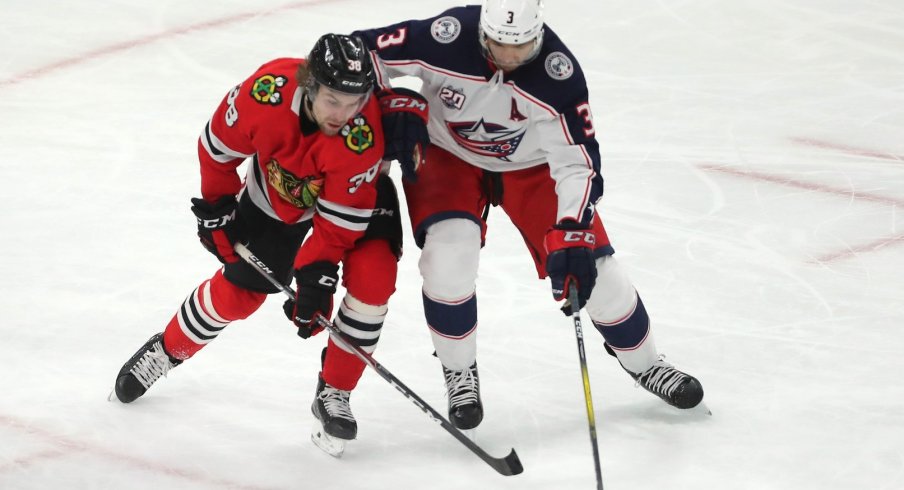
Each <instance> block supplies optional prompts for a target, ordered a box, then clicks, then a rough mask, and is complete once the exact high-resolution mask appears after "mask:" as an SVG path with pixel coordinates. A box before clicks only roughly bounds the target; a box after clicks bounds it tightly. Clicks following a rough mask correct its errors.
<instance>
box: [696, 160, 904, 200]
mask: <svg viewBox="0 0 904 490" xmlns="http://www.w3.org/2000/svg"><path fill="white" fill-rule="evenodd" d="M700 168H702V169H704V170H709V171H711V172H721V173H723V174H729V175H735V176H738V177H744V178H748V179H753V180H761V181H764V182H772V183H773V184H781V185H786V186H789V187H797V188H798V189H805V190H808V191H815V192H821V193H823V194H832V195H835V196H842V197H846V198H848V199H853V200H855V201H858V200H859V201H870V202H877V203H880V204H890V205H892V206H901V207H902V208H904V200H901V199H895V198H892V197H886V196H880V195H878V194H870V193H868V192H858V191H855V190H853V189H839V188H835V187H830V186H827V185H822V184H815V183H812V182H802V181H799V180H794V179H789V178H787V177H782V176H780V175H775V174H766V173H762V172H752V171H749V170H739V169H735V168H731V167H723V166H720V165H712V164H703V165H700Z"/></svg>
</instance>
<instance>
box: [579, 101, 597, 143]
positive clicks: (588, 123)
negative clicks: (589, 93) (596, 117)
mask: <svg viewBox="0 0 904 490" xmlns="http://www.w3.org/2000/svg"><path fill="white" fill-rule="evenodd" d="M576 109H577V112H578V115H579V116H581V118H583V119H584V135H585V136H587V137H588V138H589V137H591V136H593V135H594V134H596V129H594V128H593V114H591V113H590V104H589V103H587V102H584V103H583V104H579V105H578V106H577V107H576Z"/></svg>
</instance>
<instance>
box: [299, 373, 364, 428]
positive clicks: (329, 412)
mask: <svg viewBox="0 0 904 490" xmlns="http://www.w3.org/2000/svg"><path fill="white" fill-rule="evenodd" d="M317 379H318V381H317V396H316V397H315V398H314V403H313V404H312V405H311V411H312V412H314V416H315V417H317V420H319V421H320V423H321V425H323V430H324V432H326V433H327V434H328V435H330V436H332V437H335V438H337V439H345V440H352V439H354V438H355V437H356V436H357V435H358V423H357V422H356V421H355V416H354V415H353V414H352V408H351V406H349V397H350V396H351V392H348V391H343V390H337V389H336V388H333V387H332V386H330V385H328V384H326V382H325V381H324V380H323V375H322V374H321V375H318V377H317Z"/></svg>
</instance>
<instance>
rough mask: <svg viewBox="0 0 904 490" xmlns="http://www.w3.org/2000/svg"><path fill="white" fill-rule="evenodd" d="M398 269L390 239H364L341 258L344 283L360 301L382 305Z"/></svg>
mask: <svg viewBox="0 0 904 490" xmlns="http://www.w3.org/2000/svg"><path fill="white" fill-rule="evenodd" d="M398 269H399V265H398V262H397V261H396V256H395V252H394V250H393V248H392V245H391V244H390V242H388V241H386V240H382V239H372V240H364V241H361V242H358V243H357V244H356V245H355V248H354V249H353V250H351V251H349V252H348V253H346V254H345V257H344V258H343V259H342V282H343V286H345V289H346V290H347V291H348V292H349V294H351V295H352V296H354V297H355V298H357V299H358V300H360V301H361V302H363V303H366V304H371V305H385V304H386V303H388V302H389V297H390V296H392V293H394V292H395V284H396V276H397V274H398Z"/></svg>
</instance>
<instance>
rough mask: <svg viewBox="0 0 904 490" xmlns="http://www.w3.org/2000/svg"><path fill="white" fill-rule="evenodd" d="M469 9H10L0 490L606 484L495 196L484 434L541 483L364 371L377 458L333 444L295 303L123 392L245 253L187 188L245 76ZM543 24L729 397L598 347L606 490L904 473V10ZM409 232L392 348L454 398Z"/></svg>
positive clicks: (552, 20) (623, 230) (655, 259)
mask: <svg viewBox="0 0 904 490" xmlns="http://www.w3.org/2000/svg"><path fill="white" fill-rule="evenodd" d="M378 4H379V5H380V6H379V7H377V5H378ZM451 5H452V4H451V3H447V2H442V1H436V0H422V1H412V0H400V1H396V2H391V3H390V2H385V5H384V4H383V3H382V2H366V1H363V0H348V1H342V0H320V1H317V0H311V1H308V2H284V1H279V0H277V1H271V2H253V1H241V2H239V1H216V2H215V1H212V0H205V1H195V2H178V1H174V0H160V1H155V2H127V1H123V0H118V1H117V0H108V1H94V0H83V1H78V2H55V1H48V0H32V1H31V2H28V3H22V2H15V3H13V2H8V1H7V2H3V3H2V4H0V155H2V156H0V171H2V176H3V180H4V185H3V191H2V198H0V233H2V239H0V360H2V361H0V363H2V366H3V367H2V369H0V489H4V490H6V489H10V490H22V489H48V488H67V489H73V490H81V489H101V488H103V489H120V488H122V489H125V488H128V489H154V490H160V489H167V490H176V489H219V488H233V489H255V490H257V489H273V490H275V489H326V488H336V489H397V488H411V489H414V488H429V489H432V490H447V489H448V490H452V489H455V490H459V489H518V490H533V489H544V490H545V489H566V488H567V489H579V488H586V489H591V488H594V485H595V482H594V471H593V463H592V456H591V448H590V443H589V436H588V427H587V416H586V413H585V405H584V399H583V391H582V385H581V377H580V372H579V366H578V357H577V352H576V348H575V338H574V330H573V327H572V325H571V322H570V320H569V319H567V318H565V317H563V316H562V315H561V314H560V313H559V312H558V311H557V309H556V308H555V304H554V302H553V301H552V299H551V298H550V293H549V291H548V283H544V282H540V281H537V280H536V278H535V276H534V274H533V266H532V263H531V260H530V257H529V256H528V254H527V253H526V251H525V249H524V247H523V245H522V243H521V240H520V237H519V236H518V234H517V232H516V231H515V230H514V229H513V228H512V226H511V225H510V224H509V223H508V222H507V220H506V218H505V216H504V214H503V213H501V212H499V211H498V210H496V211H494V212H493V213H491V215H490V222H489V224H490V232H489V236H488V244H487V246H486V248H485V250H484V253H483V255H482V262H481V273H480V279H479V284H478V297H479V299H480V328H479V338H480V342H479V350H478V358H479V360H480V369H481V381H482V384H483V400H484V405H485V408H486V418H485V420H484V422H483V424H482V425H481V427H480V429H479V431H478V432H477V435H476V440H477V443H478V444H480V445H481V446H482V447H484V448H486V449H487V451H489V452H490V453H492V454H494V455H497V456H502V455H504V454H506V453H507V452H508V450H509V449H510V448H513V447H514V448H515V449H516V450H517V451H518V454H519V455H520V457H521V460H522V462H523V464H524V467H525V471H524V473H523V474H521V475H519V476H514V477H502V476H500V475H497V474H496V473H494V472H493V471H492V470H491V469H490V468H489V467H487V466H486V465H484V464H483V462H481V461H480V460H479V459H477V458H476V457H474V456H473V455H472V454H471V453H470V452H468V451H467V450H466V449H464V448H463V446H461V445H460V444H459V443H458V442H457V441H456V440H454V439H453V438H452V437H450V436H449V435H448V434H447V433H445V432H444V431H443V430H442V429H441V428H440V427H438V426H436V425H434V424H433V423H431V422H429V421H428V420H427V418H426V417H425V416H424V414H423V413H422V412H421V411H420V410H418V409H417V408H416V407H415V406H414V405H412V404H411V403H410V402H409V401H408V400H406V399H405V398H404V397H402V396H401V395H400V394H399V393H397V392H396V391H395V390H394V389H392V388H391V387H390V386H389V385H388V384H387V383H386V382H384V381H383V380H382V379H380V378H379V377H378V376H377V375H376V374H375V373H373V372H370V371H368V372H367V373H366V374H365V376H364V378H363V379H362V381H361V384H360V385H359V388H358V390H356V391H355V393H354V395H353V397H352V404H353V408H354V410H355V414H356V416H357V418H358V423H359V427H360V431H359V439H358V440H357V441H355V442H354V443H352V444H350V445H349V448H348V449H347V451H346V454H345V456H344V457H343V458H342V459H341V460H337V459H333V458H331V457H329V456H327V455H326V454H324V453H322V452H321V451H320V450H318V449H317V448H315V447H314V446H313V444H312V443H311V442H310V440H309V429H310V425H311V422H312V418H311V416H310V409H309V407H310V402H311V400H312V398H313V395H314V388H315V384H316V376H317V370H318V364H319V352H320V349H321V347H322V346H323V344H324V342H325V336H318V337H315V338H313V339H309V340H307V341H301V340H300V339H298V338H297V337H296V336H295V334H294V332H293V330H294V328H293V327H292V326H291V324H289V323H288V322H287V321H286V320H285V318H284V317H283V315H282V312H281V309H280V305H281V298H272V299H271V300H270V301H268V302H267V303H266V304H265V305H264V307H263V308H262V309H261V310H260V311H259V312H258V314H256V315H255V316H253V317H252V318H251V319H249V320H246V321H242V322H237V323H235V324H233V325H232V326H230V327H229V328H228V329H227V331H226V332H225V333H224V334H223V335H222V336H221V337H220V338H219V339H218V340H217V341H216V342H214V343H212V344H211V345H210V346H208V347H207V348H205V349H204V350H203V351H201V352H200V353H199V354H198V355H197V356H196V357H195V358H193V359H191V360H190V361H188V362H186V363H185V364H183V365H182V366H180V367H179V368H178V369H177V370H175V371H173V372H172V373H171V375H170V376H169V378H168V379H164V380H163V381H161V382H159V383H158V384H157V385H155V386H154V388H153V389H152V390H151V391H150V392H149V393H148V394H147V395H146V396H145V397H143V398H142V399H141V400H139V401H138V402H136V403H134V404H132V405H121V404H116V403H111V402H108V401H107V399H106V397H107V394H108V393H109V391H110V389H111V387H112V383H113V380H114V377H115V375H116V373H117V371H118V370H119V368H120V366H121V365H122V363H123V362H124V361H125V360H126V359H128V358H129V357H130V356H131V355H132V354H133V353H134V351H135V350H136V349H137V348H138V347H139V346H140V345H141V344H142V343H143V342H144V341H145V340H146V339H147V338H148V337H149V336H150V335H151V334H153V333H155V332H158V331H160V330H162V328H163V326H164V325H165V323H166V322H167V321H168V320H169V318H170V317H171V315H172V314H173V313H174V311H175V310H176V308H177V307H178V306H179V305H180V304H181V302H182V300H183V299H184V296H185V295H186V294H187V293H188V292H190V291H191V290H192V289H193V288H194V287H195V286H196V285H197V284H198V283H200V281H201V280H202V279H204V278H206V277H208V276H210V275H211V274H212V273H213V271H214V270H215V269H216V267H217V262H216V261H215V259H214V258H213V257H211V256H210V255H208V254H207V253H206V252H205V251H204V250H203V249H202V248H201V247H200V246H199V245H198V244H197V240H196V238H195V236H194V232H195V225H194V217H193V216H192V214H191V212H190V211H189V198H190V197H192V196H196V195H198V193H199V189H198V186H199V174H198V164H197V160H196V140H197V137H198V135H199V134H200V131H201V129H202V128H203V126H204V124H205V123H206V122H207V120H208V118H209V117H210V114H211V113H212V111H213V109H214V108H215V106H216V104H217V103H218V102H219V101H220V99H221V98H222V97H223V96H224V94H225V93H226V92H227V91H228V89H229V88H230V87H231V86H232V85H234V84H235V83H237V82H238V81H240V80H241V79H243V78H245V77H246V76H248V75H249V74H250V73H252V72H253V70H254V69H255V68H257V67H258V66H259V65H260V64H262V63H263V62H265V61H268V60H270V59H272V58H276V57H280V56H303V55H304V54H305V53H306V52H307V51H308V49H309V48H310V46H311V45H312V43H313V42H314V40H315V39H316V38H317V37H318V36H319V35H320V34H322V33H324V32H327V31H334V32H348V31H351V30H353V29H356V28H364V27H373V26H378V25H385V24H389V23H391V22H395V21H398V20H402V19H407V18H423V17H429V16H432V15H434V14H437V13H439V12H440V11H441V10H443V9H444V8H445V7H447V6H451ZM547 20H548V23H549V24H550V25H551V26H552V27H553V28H554V29H555V30H556V31H557V32H558V33H559V35H560V36H561V37H562V38H563V39H564V40H565V41H566V43H568V44H569V46H570V47H571V49H572V51H574V53H575V54H576V55H577V57H578V59H579V61H580V62H581V64H582V66H583V68H584V70H585V72H586V76H587V79H588V83H589V86H590V93H591V100H590V102H591V104H592V107H593V112H594V116H595V122H596V127H597V135H598V138H599V141H600V144H601V151H602V155H603V174H604V176H605V177H606V194H605V197H604V199H603V201H602V203H601V205H600V207H599V209H600V212H601V214H602V216H603V218H604V219H605V221H606V224H607V228H608V230H609V233H610V236H611V238H612V241H613V244H614V246H615V248H616V250H617V256H618V257H619V258H620V260H621V262H622V263H623V264H624V265H625V266H626V267H627V269H628V270H629V272H630V274H631V277H632V279H633V281H634V282H635V284H636V286H637V288H638V290H639V291H640V293H641V294H642V295H643V298H644V301H645V303H646V305H647V308H648V310H649V311H650V314H651V317H652V321H653V329H654V332H655V336H656V342H657V344H658V346H659V348H660V350H661V351H662V352H664V353H665V354H666V355H667V356H668V359H669V360H670V361H671V362H673V363H675V364H677V365H678V366H679V367H681V368H684V369H686V370H687V371H689V372H691V373H692V374H694V375H696V376H697V377H698V378H699V379H700V380H701V382H702V383H703V385H704V387H705V389H706V402H707V404H708V405H709V408H710V409H712V411H713V415H712V416H711V417H709V416H705V415H701V414H700V413H681V412H679V411H677V410H674V409H671V408H669V407H668V406H666V405H665V404H663V403H662V402H660V401H659V400H658V399H656V398H654V397H653V396H651V395H649V394H647V393H646V392H644V391H643V390H642V389H639V388H635V387H634V384H633V382H632V381H631V380H630V379H629V378H628V376H626V375H625V373H624V372H622V371H621V369H620V368H619V366H618V364H617V363H616V362H615V361H614V360H613V359H612V358H610V357H608V356H607V355H606V354H605V353H604V351H603V347H602V341H601V338H600V337H599V335H598V334H596V332H595V331H593V330H592V329H588V331H587V354H588V357H589V364H590V380H591V386H592V389H593V401H594V405H595V409H596V410H595V416H596V422H597V428H598V432H599V446H600V453H601V462H602V472H603V477H604V482H605V487H606V489H607V490H629V489H630V490H636V489H669V490H676V489H750V490H761V489H782V490H799V489H820V490H835V489H839V490H840V489H861V488H869V489H873V490H879V489H889V490H890V489H898V488H902V485H904V483H902V482H904V446H902V444H904V389H902V382H901V378H900V376H901V373H902V370H904V362H902V352H904V332H902V327H904V306H902V305H904V278H902V277H904V3H902V2H900V1H899V0H872V1H862V2H852V1H843V0H788V1H770V0H765V1H764V0H757V1H753V0H735V1H731V2H720V1H715V0H677V1H671V2H665V1H652V2H636V1H610V2H589V1H578V0H548V1H547ZM394 177H395V178H398V177H399V175H398V172H397V171H395V172H394ZM406 232H407V230H406ZM407 238H408V242H407V244H408V246H407V248H406V255H405V256H404V258H403V260H402V262H401V264H400V265H401V270H400V274H399V284H398V292H397V293H396V295H395V296H394V297H393V298H392V301H391V304H390V312H389V316H388V318H387V322H386V326H385V328H384V330H383V336H382V340H381V344H380V347H379V349H378V350H377V352H376V354H375V356H376V358H377V359H379V360H380V361H381V362H382V363H383V364H384V365H385V366H386V367H387V368H389V369H390V370H391V371H392V372H393V373H394V374H395V375H396V376H398V377H399V378H401V379H402V380H403V381H404V382H406V383H407V384H408V386H410V387H411V388H412V389H414V390H415V391H417V392H418V393H419V394H421V396H423V397H424V398H425V399H426V400H427V401H428V402H429V403H431V404H432V405H433V406H434V407H437V408H438V409H440V410H443V409H444V407H445V401H444V398H443V393H444V388H443V384H442V376H441V371H440V366H439V363H438V361H437V360H436V359H435V358H433V357H432V356H431V355H430V354H431V352H432V346H431V344H430V339H429V335H428V332H427V329H426V327H425V325H424V321H423V316H422V306H421V296H420V277H419V274H418V271H417V258H418V250H417V248H416V247H415V246H414V245H413V242H412V241H411V240H410V235H408V237H407ZM585 323H586V324H588V325H589V321H588V320H587V319H586V317H585Z"/></svg>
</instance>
